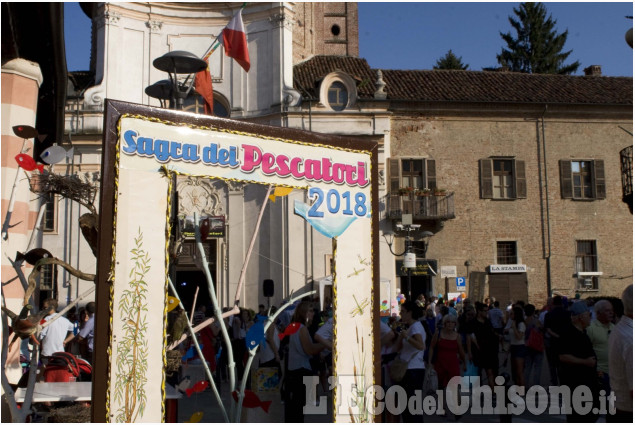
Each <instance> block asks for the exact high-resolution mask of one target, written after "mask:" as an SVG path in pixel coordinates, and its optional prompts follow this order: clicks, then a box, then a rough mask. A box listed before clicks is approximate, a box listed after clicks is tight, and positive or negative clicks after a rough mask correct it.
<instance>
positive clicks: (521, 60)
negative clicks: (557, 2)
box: [496, 3, 580, 75]
mask: <svg viewBox="0 0 635 425" xmlns="http://www.w3.org/2000/svg"><path fill="white" fill-rule="evenodd" d="M514 13H515V14H516V16H517V17H518V20H515V19H514V18H512V17H511V16H510V17H509V23H510V24H511V26H512V27H513V28H514V30H515V31H516V37H514V36H512V34H511V33H510V32H508V33H506V34H503V33H502V32H501V33H500V36H501V38H502V39H503V40H504V41H505V42H506V43H507V47H508V49H505V48H503V49H502V50H501V53H500V54H498V55H496V59H497V60H498V63H499V64H501V65H502V66H507V67H508V68H509V70H510V71H513V72H525V73H530V74H562V75H568V74H572V73H574V72H576V71H577V70H578V67H579V66H580V62H578V61H576V62H573V63H571V64H568V65H565V64H564V61H565V60H566V59H567V58H568V57H569V55H570V54H571V52H572V51H571V50H569V51H568V52H563V51H562V49H563V48H564V44H565V42H566V41H567V36H568V35H569V31H568V30H566V31H565V32H563V33H560V34H558V33H557V32H556V31H555V26H556V21H555V20H553V19H552V18H551V15H549V17H548V18H547V9H545V6H544V5H543V4H542V3H521V4H520V7H519V8H514Z"/></svg>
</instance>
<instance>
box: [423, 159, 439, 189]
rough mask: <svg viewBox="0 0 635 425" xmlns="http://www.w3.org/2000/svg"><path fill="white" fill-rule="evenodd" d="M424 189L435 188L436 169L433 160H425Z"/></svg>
mask: <svg viewBox="0 0 635 425" xmlns="http://www.w3.org/2000/svg"><path fill="white" fill-rule="evenodd" d="M425 169H426V187H427V188H428V189H434V188H435V187H437V167H436V163H435V161H434V159H428V160H426V168H425Z"/></svg>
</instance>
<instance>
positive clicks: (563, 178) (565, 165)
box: [560, 159, 573, 199]
mask: <svg viewBox="0 0 635 425" xmlns="http://www.w3.org/2000/svg"><path fill="white" fill-rule="evenodd" d="M560 191H561V193H562V198H563V199H571V198H573V179H572V177H571V161H568V160H566V159H561V160H560Z"/></svg>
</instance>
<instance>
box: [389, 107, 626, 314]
mask: <svg viewBox="0 0 635 425" xmlns="http://www.w3.org/2000/svg"><path fill="white" fill-rule="evenodd" d="M619 126H622V127H625V128H627V129H629V130H631V131H632V121H627V120H624V121H619V120H607V119H589V118H580V117H571V118H558V119H550V118H549V117H548V116H547V117H546V118H545V129H544V134H545V141H546V143H545V144H546V151H547V152H546V158H547V159H546V170H547V174H546V176H547V180H545V178H544V175H542V176H541V172H542V173H544V170H545V163H544V153H543V143H542V127H541V123H540V120H539V119H537V118H535V117H534V118H528V117H520V118H496V117H494V118H491V117H483V116H478V115H477V114H469V115H468V114H466V115H464V116H453V117H432V116H424V115H400V116H397V117H393V120H392V128H391V153H390V155H391V157H393V158H394V157H399V156H406V157H407V156H412V157H428V158H433V159H435V160H436V177H437V186H439V187H443V188H446V189H447V190H449V191H452V192H454V194H455V195H454V196H455V213H456V218H455V219H452V220H448V221H446V222H445V223H444V226H443V227H440V226H438V225H437V226H436V227H435V226H431V225H430V223H425V222H424V223H423V227H422V230H426V229H428V230H432V231H433V232H434V233H435V236H434V237H432V239H431V241H430V245H429V250H428V258H434V259H438V260H439V266H442V265H450V266H451V265H455V266H456V267H457V271H458V275H459V276H465V275H466V271H467V270H466V267H465V266H464V263H465V261H466V260H470V262H471V266H470V272H478V271H480V272H483V271H487V266H488V265H490V264H496V241H497V240H498V241H500V240H514V241H517V246H518V257H519V258H518V263H520V264H526V265H527V267H528V272H527V281H528V293H529V301H530V302H532V303H534V304H535V305H537V306H542V305H543V304H544V302H545V299H546V297H547V261H546V259H545V256H546V254H548V247H547V245H548V241H547V238H546V234H547V219H546V213H547V208H546V200H547V196H548V200H549V217H550V219H549V224H550V232H551V275H552V279H551V281H552V289H553V290H559V291H558V292H560V293H562V294H563V295H567V296H570V297H573V296H574V294H575V289H574V288H575V285H576V280H575V279H574V278H573V273H574V272H575V254H576V240H580V239H591V240H596V241H597V242H596V243H597V251H598V263H599V270H600V271H602V272H603V273H604V274H603V276H602V277H601V278H600V284H599V291H598V292H585V293H583V294H582V296H583V297H585V296H595V295H613V296H619V295H620V294H621V291H622V290H623V288H624V287H625V286H627V285H628V284H630V283H632V258H633V248H632V232H633V230H632V215H631V214H630V213H629V211H628V208H627V206H626V204H624V203H623V202H622V201H621V175H620V158H619V151H620V150H621V149H623V148H624V147H625V146H628V145H630V144H631V143H632V139H631V138H630V136H629V135H628V134H627V133H626V132H625V131H624V130H622V129H620V128H619ZM490 156H509V157H515V158H516V159H519V160H523V161H525V166H526V178H527V198H526V199H516V200H504V201H503V200H500V201H499V200H491V199H480V192H479V188H480V185H479V164H478V160H479V159H481V158H487V157H490ZM561 159H590V160H591V159H594V160H599V159H602V160H604V165H605V175H606V199H604V200H595V201H573V200H570V199H562V197H561V192H560V171H559V166H558V164H559V160H561ZM547 182H548V188H546V189H547V191H548V192H547V193H548V195H545V192H544V189H545V187H546V184H547ZM543 235H544V236H543ZM440 283H441V281H440V279H439V278H437V282H436V283H435V284H436V285H437V286H438V285H440ZM485 293H486V294H487V290H486V291H485ZM500 301H501V303H503V302H506V301H507V300H500Z"/></svg>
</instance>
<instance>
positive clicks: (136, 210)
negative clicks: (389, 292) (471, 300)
mask: <svg viewBox="0 0 635 425" xmlns="http://www.w3.org/2000/svg"><path fill="white" fill-rule="evenodd" d="M104 130H105V131H104V141H103V152H102V183H101V194H100V205H101V207H102V208H101V215H100V236H99V237H100V239H99V258H98V265H97V273H98V286H97V294H96V301H97V312H96V323H95V347H94V349H95V364H94V373H93V377H95V378H98V379H94V380H93V394H92V400H93V402H92V409H93V410H92V420H93V422H124V421H125V422H162V421H163V420H164V413H165V374H164V364H165V349H166V348H165V328H166V318H167V303H166V300H167V295H168V282H167V278H168V265H169V256H168V255H167V250H168V244H169V237H168V235H169V234H170V217H171V216H173V212H172V211H171V205H172V202H171V198H170V194H171V193H172V190H171V189H172V188H171V182H172V179H171V178H169V176H171V175H172V174H179V175H188V176H194V177H204V178H210V179H221V180H225V181H234V182H235V181H238V182H244V183H255V184H263V185H273V186H284V187H292V188H297V189H305V190H307V191H308V193H309V197H310V198H311V199H312V202H311V203H310V205H307V204H304V203H299V202H297V201H296V204H295V211H296V214H298V215H300V216H302V217H304V218H305V219H306V220H307V221H308V222H309V223H311V225H313V226H314V227H315V228H316V229H317V230H318V231H320V232H321V233H323V234H325V235H327V236H329V237H331V238H332V241H333V251H334V262H335V273H334V285H333V292H334V295H335V296H334V300H333V301H334V310H335V311H334V323H335V330H334V348H333V359H334V360H333V361H334V375H335V376H336V378H339V379H338V382H339V386H337V387H336V388H335V389H334V392H333V394H334V395H333V398H334V400H333V401H334V406H336V408H335V409H334V420H335V421H336V422H351V421H356V422H357V421H360V422H368V421H373V419H374V418H373V415H372V413H370V412H371V411H372V406H373V402H374V393H373V392H372V389H371V390H369V391H367V390H368V389H369V388H371V387H372V386H373V385H375V384H379V382H380V369H379V368H375V365H376V364H379V358H380V357H379V349H380V347H379V337H378V335H379V332H378V326H379V297H378V296H375V294H379V261H378V258H377V256H378V253H379V240H378V188H377V182H378V175H377V170H378V167H377V160H378V159H377V155H378V145H377V143H376V142H368V141H360V140H354V139H348V138H343V137H337V136H329V135H324V134H317V133H309V132H305V131H301V130H294V129H287V128H278V127H267V126H261V125H256V124H251V123H244V122H238V121H232V120H225V119H219V118H214V117H207V116H200V115H192V114H186V113H182V112H176V111H171V110H165V109H159V108H151V107H146V106H141V105H134V104H130V103H124V102H119V101H112V100H107V101H106V114H105V121H104ZM230 243H231V241H230ZM343 378H345V379H343ZM351 386H354V387H355V388H351Z"/></svg>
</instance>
